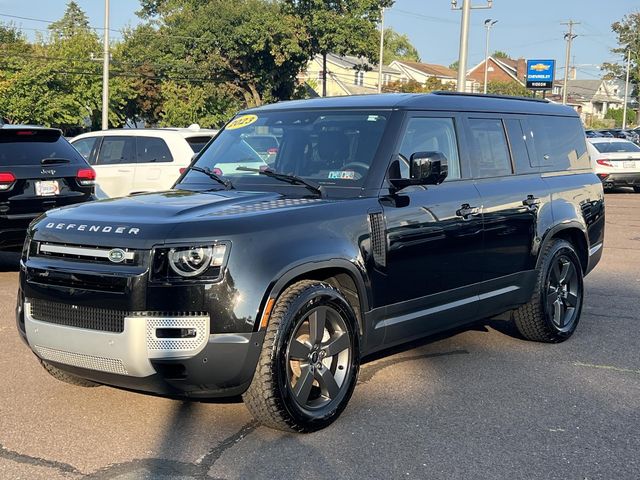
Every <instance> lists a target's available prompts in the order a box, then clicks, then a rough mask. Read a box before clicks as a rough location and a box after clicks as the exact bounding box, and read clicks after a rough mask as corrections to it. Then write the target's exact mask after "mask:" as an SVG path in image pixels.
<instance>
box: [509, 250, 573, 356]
mask: <svg viewBox="0 0 640 480" xmlns="http://www.w3.org/2000/svg"><path fill="white" fill-rule="evenodd" d="M537 274H538V277H537V281H536V287H535V290H534V292H533V295H532V296H531V300H529V302H528V303H526V304H524V305H522V306H521V307H520V308H518V309H516V310H514V311H513V313H512V318H513V320H514V322H515V324H516V327H517V328H518V331H519V332H520V333H521V334H522V336H523V337H525V338H526V339H528V340H534V341H537V342H547V343H558V342H563V341H565V340H567V339H568V338H569V337H571V335H572V334H573V332H574V331H575V330H576V327H577V326H578V322H579V320H580V313H581V312H582V300H583V295H584V285H583V273H582V265H581V264H580V260H579V258H578V255H577V253H576V251H575V249H574V247H573V245H572V244H571V243H569V242H567V241H565V240H560V239H558V240H552V241H551V242H550V244H549V245H548V246H546V247H545V249H544V251H543V252H542V254H541V258H540V261H539V266H538V268H537Z"/></svg>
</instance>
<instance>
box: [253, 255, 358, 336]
mask: <svg viewBox="0 0 640 480" xmlns="http://www.w3.org/2000/svg"><path fill="white" fill-rule="evenodd" d="M300 280H318V281H323V282H327V283H329V284H331V285H333V286H334V287H336V288H338V289H339V290H340V291H341V292H342V293H343V294H344V295H345V298H346V299H347V301H348V302H349V304H350V305H351V308H353V311H354V313H355V314H356V319H357V321H358V330H359V333H360V335H361V336H362V335H363V334H364V332H365V326H364V313H365V312H367V311H368V310H369V296H368V289H367V287H366V281H367V280H366V273H365V272H364V270H363V269H360V268H359V267H357V266H356V265H354V264H353V263H352V262H350V261H348V260H344V259H329V260H321V261H313V262H308V263H304V264H302V265H297V266H295V267H292V268H290V269H289V270H287V271H286V272H284V273H283V274H281V275H278V277H277V278H276V279H275V280H274V282H272V285H271V287H270V288H269V290H268V291H267V293H266V294H265V296H264V298H263V299H262V302H261V303H260V312H259V315H258V319H259V320H258V322H256V328H257V329H260V328H261V325H260V324H261V321H262V317H263V315H264V312H265V308H266V306H267V303H268V302H269V300H271V299H273V300H275V299H277V298H278V297H279V296H280V294H281V293H282V292H283V291H284V290H285V289H286V288H287V287H289V286H290V285H292V284H294V283H296V282H298V281H300Z"/></svg>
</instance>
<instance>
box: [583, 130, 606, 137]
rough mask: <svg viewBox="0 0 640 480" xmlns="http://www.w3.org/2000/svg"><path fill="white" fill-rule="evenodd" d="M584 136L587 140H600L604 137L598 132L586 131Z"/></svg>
mask: <svg viewBox="0 0 640 480" xmlns="http://www.w3.org/2000/svg"><path fill="white" fill-rule="evenodd" d="M584 134H585V136H586V137H587V138H598V137H602V136H603V135H602V133H600V132H599V131H598V130H585V131H584Z"/></svg>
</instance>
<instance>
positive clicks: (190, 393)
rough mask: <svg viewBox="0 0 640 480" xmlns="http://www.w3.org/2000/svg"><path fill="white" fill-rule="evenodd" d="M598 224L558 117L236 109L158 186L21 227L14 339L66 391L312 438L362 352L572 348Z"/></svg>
mask: <svg viewBox="0 0 640 480" xmlns="http://www.w3.org/2000/svg"><path fill="white" fill-rule="evenodd" d="M252 134H261V135H262V134H269V135H276V136H278V138H280V139H281V142H280V148H279V149H278V153H277V155H276V158H275V161H274V163H273V165H272V167H271V168H266V169H265V168H252V167H250V166H248V165H251V164H255V163H259V162H260V161H261V159H260V156H259V155H258V154H257V152H255V151H253V153H251V151H250V150H247V149H246V148H245V146H246V145H247V144H246V142H245V141H244V139H243V138H246V136H247V135H252ZM222 163H233V164H237V165H238V167H237V168H236V170H235V171H229V172H225V173H226V175H225V176H224V177H222V176H220V175H217V174H215V173H214V172H213V168H215V166H216V165H220V164H222ZM243 164H244V166H243ZM604 215H605V212H604V194H603V191H602V185H601V183H600V181H599V179H598V178H597V177H596V176H595V175H594V173H593V171H592V169H591V166H590V162H589V155H588V154H587V146H586V142H585V136H584V131H583V129H582V126H581V123H580V119H579V118H578V116H577V114H576V113H575V111H574V110H573V109H571V108H569V107H566V106H562V105H557V104H551V103H548V102H546V101H542V100H533V99H526V100H525V99H515V98H513V97H496V96H484V95H472V94H468V95H464V94H455V93H437V94H428V95H409V94H385V95H363V96H353V97H333V98H323V99H313V100H306V101H294V102H281V103H278V104H275V105H269V106H263V107H260V108H255V109H251V110H247V111H244V112H241V113H240V114H239V115H238V116H237V117H235V119H233V120H232V121H231V122H230V123H228V124H227V125H226V127H225V129H224V130H223V131H222V132H221V133H220V134H219V135H218V136H217V137H216V139H215V140H214V141H213V142H212V143H211V144H209V145H208V146H207V147H206V149H205V150H203V151H202V152H201V153H200V155H199V156H198V158H197V159H196V161H195V162H194V163H193V164H192V165H191V166H190V168H189V169H188V170H186V171H185V172H184V173H183V174H182V175H181V176H180V178H179V180H178V181H177V183H176V185H175V187H174V189H173V190H172V191H166V192H162V193H153V194H143V195H135V196H130V197H126V198H120V199H114V200H106V201H99V202H95V203H93V204H91V205H83V206H80V207H78V208H68V209H62V210H57V211H55V212H50V213H49V214H47V215H46V216H45V217H43V218H41V219H40V220H39V221H38V222H35V223H34V224H32V226H31V228H30V231H29V240H28V242H27V245H26V248H25V250H24V254H23V258H22V262H23V265H24V266H23V268H22V270H21V277H20V289H19V292H18V307H17V310H16V311H17V325H18V329H19V332H20V335H21V336H22V337H23V339H24V340H25V341H26V342H27V343H28V345H29V346H30V348H31V349H32V350H33V352H34V353H35V354H36V355H37V357H38V358H39V359H40V360H41V362H42V364H43V366H44V368H45V369H46V370H47V371H48V372H49V373H51V374H52V375H53V376H55V377H56V378H58V379H59V380H62V381H65V382H69V383H73V384H76V385H84V386H91V385H95V384H108V385H116V386H121V387H125V388H129V389H134V390H139V391H147V392H153V393H156V394H161V395H183V396H186V397H189V398H194V397H195V398H198V397H200V398H202V397H224V396H236V395H243V398H244V401H245V403H246V405H247V407H248V408H249V410H250V411H251V413H252V414H253V415H254V416H255V417H256V418H257V419H259V421H260V422H262V423H263V424H265V425H268V426H271V427H274V428H278V429H282V430H287V431H295V432H310V431H314V430H318V429H320V428H323V427H326V426H327V425H329V424H330V423H331V422H332V421H334V420H335V419H336V418H337V417H338V416H339V415H340V413H341V412H342V411H343V410H344V408H345V407H346V405H347V402H348V401H349V398H350V397H351V394H352V392H353V389H354V387H355V385H356V382H357V378H358V371H359V365H360V360H361V358H363V357H365V356H367V355H370V354H372V353H374V352H379V351H381V350H384V349H387V348H389V347H392V346H394V345H398V344H401V343H403V342H407V341H409V340H412V339H416V338H419V337H424V336H427V335H432V334H435V333H437V332H441V331H443V330H447V329H452V328H457V327H460V326H462V325H466V324H469V323H472V322H476V321H478V320H480V319H483V318H487V317H490V316H493V315H496V314H500V313H502V312H510V315H511V318H512V319H513V321H514V322H515V326H516V327H517V328H518V330H519V331H520V333H521V334H522V335H523V336H524V337H525V338H527V339H530V340H535V341H540V342H549V343H557V342H562V341H564V340H567V339H568V338H569V337H570V336H571V335H572V334H573V333H574V331H575V329H576V327H577V325H578V322H579V320H580V314H581V310H582V305H583V295H584V289H583V276H584V275H587V274H588V273H589V272H590V271H591V270H592V269H593V268H594V267H595V266H596V264H597V263H598V261H599V259H600V256H601V255H602V250H603V248H602V247H603V239H604ZM45 272H46V273H45ZM51 272H55V274H54V275H53V274H51ZM468 368H479V367H478V366H477V365H473V363H472V362H470V363H469V367H468ZM398 388H403V385H402V384H401V380H398ZM391 408H393V407H391Z"/></svg>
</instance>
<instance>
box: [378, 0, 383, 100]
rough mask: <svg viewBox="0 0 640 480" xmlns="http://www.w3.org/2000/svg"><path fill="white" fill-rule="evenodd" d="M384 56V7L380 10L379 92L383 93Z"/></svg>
mask: <svg viewBox="0 0 640 480" xmlns="http://www.w3.org/2000/svg"><path fill="white" fill-rule="evenodd" d="M383 56H384V7H382V9H381V11H380V57H379V58H378V93H382V60H383V58H382V57H383Z"/></svg>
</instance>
